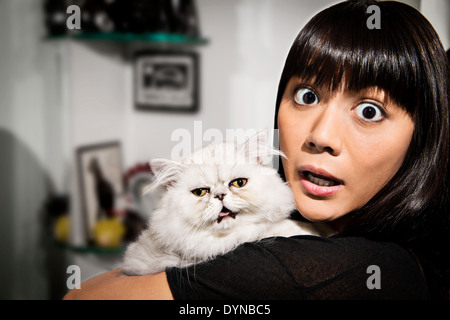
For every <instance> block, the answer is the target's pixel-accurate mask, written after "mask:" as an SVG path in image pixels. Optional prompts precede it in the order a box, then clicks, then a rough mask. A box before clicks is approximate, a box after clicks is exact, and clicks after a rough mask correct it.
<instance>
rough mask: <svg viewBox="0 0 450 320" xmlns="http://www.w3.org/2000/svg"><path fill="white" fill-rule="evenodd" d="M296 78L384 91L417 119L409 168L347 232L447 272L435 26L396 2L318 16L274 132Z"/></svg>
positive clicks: (301, 38) (291, 57) (442, 85)
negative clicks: (372, 23)
mask: <svg viewBox="0 0 450 320" xmlns="http://www.w3.org/2000/svg"><path fill="white" fill-rule="evenodd" d="M370 5H376V6H378V7H379V8H380V13H381V29H369V28H368V27H367V25H366V22H367V19H368V17H369V16H370V13H367V8H368V6H370ZM292 77H299V78H300V79H302V80H303V81H306V82H310V83H312V84H314V85H315V86H319V87H324V88H328V89H329V90H330V91H333V90H361V89H364V88H367V87H372V86H374V87H378V88H381V89H383V90H384V91H385V92H386V93H387V94H388V97H389V98H390V99H392V101H394V102H396V103H398V104H400V105H401V106H402V107H403V108H404V109H405V110H406V111H407V112H408V114H410V115H411V117H412V119H413V121H414V125H415V129H414V134H413V137H412V141H411V144H410V146H409V149H408V151H407V154H406V157H405V160H404V163H403V165H402V166H401V168H400V169H399V170H398V172H397V173H396V175H395V176H394V177H393V178H392V179H391V180H390V181H389V182H388V183H387V184H386V185H385V186H384V187H383V188H382V189H381V190H380V191H379V192H378V193H377V194H376V195H375V196H374V197H373V198H372V199H371V200H370V201H369V202H368V203H367V204H366V205H365V206H364V207H362V208H361V209H359V210H357V211H355V212H351V213H349V221H348V224H347V225H346V228H345V230H344V233H347V234H353V235H362V236H365V237H368V238H371V239H375V240H380V241H393V242H396V243H399V244H401V245H404V246H405V247H407V248H408V249H410V250H411V251H413V252H414V254H415V255H417V256H420V260H421V262H422V261H427V263H429V264H430V265H431V266H432V268H433V269H436V268H438V269H440V270H442V269H443V268H445V267H446V264H447V263H448V261H446V260H447V259H448V256H449V255H450V252H449V251H448V250H449V249H448V242H449V240H448V238H449V236H448V233H449V230H448V225H449V212H448V195H449V194H448V192H449V188H448V158H449V144H450V140H449V110H448V107H449V106H448V104H449V101H448V86H449V81H448V79H449V67H448V61H447V57H446V52H445V50H444V48H443V47H442V44H441V42H440V40H439V36H438V35H437V33H436V32H435V30H434V29H433V27H432V26H431V24H430V23H429V22H428V21H427V20H426V19H425V18H424V17H423V16H422V14H420V13H419V12H418V11H417V10H415V9H414V8H412V7H410V6H408V5H405V4H403V3H399V2H395V1H382V2H381V1H380V2H378V1H373V0H369V1H345V2H342V3H339V4H337V5H334V6H332V7H330V8H328V9H325V10H323V11H321V12H320V13H318V14H317V15H315V16H314V17H313V18H312V19H311V20H310V21H309V22H308V23H307V24H306V26H305V27H304V28H303V29H302V30H301V31H300V33H299V34H298V36H297V38H296V39H295V41H294V43H293V45H292V47H291V49H290V51H289V54H288V57H287V59H286V63H285V66H284V69H283V72H282V75H281V79H280V82H279V87H278V95H277V100H276V110H275V129H277V128H278V123H277V122H278V121H277V117H278V109H279V106H280V102H281V98H282V96H283V93H284V91H285V88H286V85H287V83H288V81H289V80H290V79H291V78H292ZM392 138H393V139H395V137H392ZM368 156H370V155H368ZM279 163H280V167H279V173H280V175H281V176H282V177H283V178H285V177H284V171H283V165H282V163H281V161H279ZM441 274H442V272H441Z"/></svg>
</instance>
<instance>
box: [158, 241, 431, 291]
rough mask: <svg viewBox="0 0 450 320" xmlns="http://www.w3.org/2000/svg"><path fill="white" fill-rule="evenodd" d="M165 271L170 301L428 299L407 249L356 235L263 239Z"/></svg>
mask: <svg viewBox="0 0 450 320" xmlns="http://www.w3.org/2000/svg"><path fill="white" fill-rule="evenodd" d="M166 273H167V279H168V282H169V286H170V289H171V291H172V294H173V296H174V298H175V299H255V300H257V299H428V298H429V295H428V292H427V287H426V283H425V280H424V277H423V274H422V271H421V268H420V266H419V264H418V263H417V261H416V259H415V257H414V256H413V255H412V254H410V252H409V251H408V250H406V249H404V248H402V247H401V246H399V245H397V244H394V243H387V242H376V241H371V240H368V239H365V238H361V237H342V236H339V235H337V236H332V237H329V238H320V237H314V236H295V237H291V238H282V237H280V238H268V239H263V240H261V241H259V242H255V243H245V244H242V245H240V246H239V247H238V248H236V249H235V250H233V251H231V252H229V253H227V254H225V255H223V256H219V257H217V258H215V259H214V260H211V261H208V262H204V263H201V264H197V265H195V266H191V267H188V268H168V269H167V270H166Z"/></svg>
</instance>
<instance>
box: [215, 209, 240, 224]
mask: <svg viewBox="0 0 450 320" xmlns="http://www.w3.org/2000/svg"><path fill="white" fill-rule="evenodd" d="M237 214H238V213H237V212H233V211H231V210H230V209H228V208H227V207H225V206H223V207H222V210H221V211H220V213H219V217H218V218H217V223H220V222H221V221H222V220H223V219H225V218H233V219H236V215H237Z"/></svg>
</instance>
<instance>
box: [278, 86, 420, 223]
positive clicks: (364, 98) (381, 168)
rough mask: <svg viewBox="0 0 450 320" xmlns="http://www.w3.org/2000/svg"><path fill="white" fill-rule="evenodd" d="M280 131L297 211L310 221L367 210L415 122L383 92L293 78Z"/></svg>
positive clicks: (400, 158)
mask: <svg viewBox="0 0 450 320" xmlns="http://www.w3.org/2000/svg"><path fill="white" fill-rule="evenodd" d="M278 128H279V130H280V148H281V150H282V151H283V152H284V154H285V155H286V157H287V158H288V159H287V160H286V159H283V167H284V171H285V174H286V179H287V181H288V183H289V185H290V187H291V188H292V190H293V193H294V197H295V202H296V205H297V209H298V211H299V212H300V213H301V214H302V215H303V216H304V217H305V218H307V219H309V220H311V221H335V220H337V219H338V218H341V217H343V216H344V215H345V214H346V213H348V212H351V211H353V210H355V209H359V208H361V207H362V206H363V205H364V204H366V203H367V202H368V201H369V200H370V199H371V198H372V197H373V196H374V195H375V194H376V193H377V192H378V191H379V190H380V189H381V188H382V187H383V186H384V185H385V184H386V183H387V182H388V181H389V180H390V179H391V178H392V177H393V176H394V174H395V173H396V172H397V170H398V169H399V168H400V166H401V164H402V163H403V159H404V157H405V154H406V151H407V149H408V147H409V144H410V142H411V138H412V134H413V131H414V123H413V120H412V119H411V117H410V115H409V114H407V113H406V112H405V111H404V110H403V109H402V108H401V107H400V106H399V105H397V104H395V103H393V102H392V101H389V99H388V97H387V95H386V94H385V92H384V91H383V90H381V89H376V88H368V89H366V90H362V91H358V92H351V91H342V90H338V91H333V92H329V91H328V90H324V88H317V87H314V86H313V85H310V84H307V83H303V82H302V81H301V80H300V79H298V78H292V79H291V80H290V81H289V83H288V85H287V87H286V90H285V92H284V95H283V98H282V100H281V103H280V108H279V113H278Z"/></svg>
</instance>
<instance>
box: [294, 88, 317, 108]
mask: <svg viewBox="0 0 450 320" xmlns="http://www.w3.org/2000/svg"><path fill="white" fill-rule="evenodd" d="M294 100H295V102H296V103H298V104H302V105H310V104H317V103H319V98H318V97H317V95H316V93H315V92H314V91H312V90H311V89H308V88H299V89H298V90H297V91H296V92H295V96H294Z"/></svg>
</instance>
